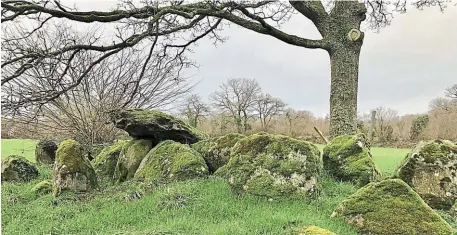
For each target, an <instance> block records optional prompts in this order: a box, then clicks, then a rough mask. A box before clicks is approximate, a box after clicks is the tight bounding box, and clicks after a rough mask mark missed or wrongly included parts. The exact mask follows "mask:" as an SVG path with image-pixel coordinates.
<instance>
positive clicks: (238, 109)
mask: <svg viewBox="0 0 457 235" xmlns="http://www.w3.org/2000/svg"><path fill="white" fill-rule="evenodd" d="M260 92H261V88H260V86H259V83H257V81H256V80H255V79H247V78H235V79H230V80H228V81H227V82H225V83H223V84H222V85H221V86H220V87H219V90H218V91H216V92H214V93H212V94H211V97H210V99H211V100H212V101H213V105H214V106H215V107H216V108H217V109H219V110H221V111H222V112H227V113H229V115H230V116H231V118H232V119H233V121H234V123H235V125H236V127H237V130H238V132H246V131H247V130H248V129H249V127H248V123H247V122H248V119H249V117H251V116H252V115H253V114H252V111H253V108H254V107H255V104H256V96H257V94H259V93H260Z"/></svg>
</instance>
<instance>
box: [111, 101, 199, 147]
mask: <svg viewBox="0 0 457 235" xmlns="http://www.w3.org/2000/svg"><path fill="white" fill-rule="evenodd" d="M110 117H111V120H112V122H113V123H114V125H115V126H116V127H117V128H120V129H123V130H125V131H126V132H128V133H129V135H130V136H132V137H134V138H136V139H151V140H154V141H155V142H156V143H159V142H161V141H163V140H174V141H176V142H180V143H184V144H193V143H196V142H198V141H200V140H202V139H203V138H205V135H204V134H202V133H201V132H199V131H198V130H197V129H195V128H193V127H191V126H189V125H187V124H186V123H184V122H183V121H182V120H179V119H177V118H175V117H173V116H171V115H168V114H165V113H162V112H160V111H157V110H142V109H129V110H114V111H112V112H111V113H110Z"/></svg>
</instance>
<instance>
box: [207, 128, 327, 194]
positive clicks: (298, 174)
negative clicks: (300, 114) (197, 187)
mask: <svg viewBox="0 0 457 235" xmlns="http://www.w3.org/2000/svg"><path fill="white" fill-rule="evenodd" d="M321 164H322V162H321V159H320V152H319V150H318V148H317V147H316V146H314V145H313V144H312V143H310V142H306V141H300V140H296V139H292V138H289V137H286V136H282V135H271V134H267V133H259V134H254V135H251V136H247V137H245V138H243V139H240V140H239V141H238V142H237V143H236V144H235V146H234V147H233V148H232V154H231V157H230V160H229V162H228V163H227V164H226V165H225V166H223V167H221V168H219V169H218V170H217V171H216V172H215V174H216V175H219V176H222V177H224V178H227V179H228V181H229V184H230V186H231V187H232V189H233V190H234V191H235V192H247V193H250V194H253V195H259V196H265V197H269V198H281V197H287V198H305V197H311V196H315V195H316V193H318V191H319V190H320V186H319V184H318V174H319V173H320V171H321V170H322V166H321Z"/></svg>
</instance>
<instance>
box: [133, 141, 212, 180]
mask: <svg viewBox="0 0 457 235" xmlns="http://www.w3.org/2000/svg"><path fill="white" fill-rule="evenodd" d="M205 175H208V167H207V166H206V163H205V160H204V159H203V157H202V156H201V154H200V153H198V152H197V151H196V150H194V149H192V148H190V147H189V145H186V144H181V143H178V142H175V141H172V140H166V141H163V142H161V143H160V144H158V145H157V146H156V147H154V148H153V149H152V150H151V151H150V152H149V153H148V154H147V155H146V157H145V158H144V159H143V161H142V162H141V164H140V166H139V167H138V170H137V172H136V173H135V179H141V180H147V181H155V180H166V181H173V180H186V179H192V178H198V177H202V176H205Z"/></svg>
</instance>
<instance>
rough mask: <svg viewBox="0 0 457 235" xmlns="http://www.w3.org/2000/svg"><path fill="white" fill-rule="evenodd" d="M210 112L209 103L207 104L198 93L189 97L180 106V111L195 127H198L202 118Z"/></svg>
mask: <svg viewBox="0 0 457 235" xmlns="http://www.w3.org/2000/svg"><path fill="white" fill-rule="evenodd" d="M209 112H210V107H209V105H207V104H205V103H204V102H203V101H202V98H201V97H200V96H199V95H197V94H192V95H190V96H189V97H187V98H186V99H185V100H184V102H183V104H182V105H181V107H180V113H181V114H183V115H184V116H185V117H186V118H187V121H188V122H189V124H190V125H191V126H193V127H197V125H198V123H199V122H200V120H201V118H203V117H205V116H207V115H208V114H209Z"/></svg>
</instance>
